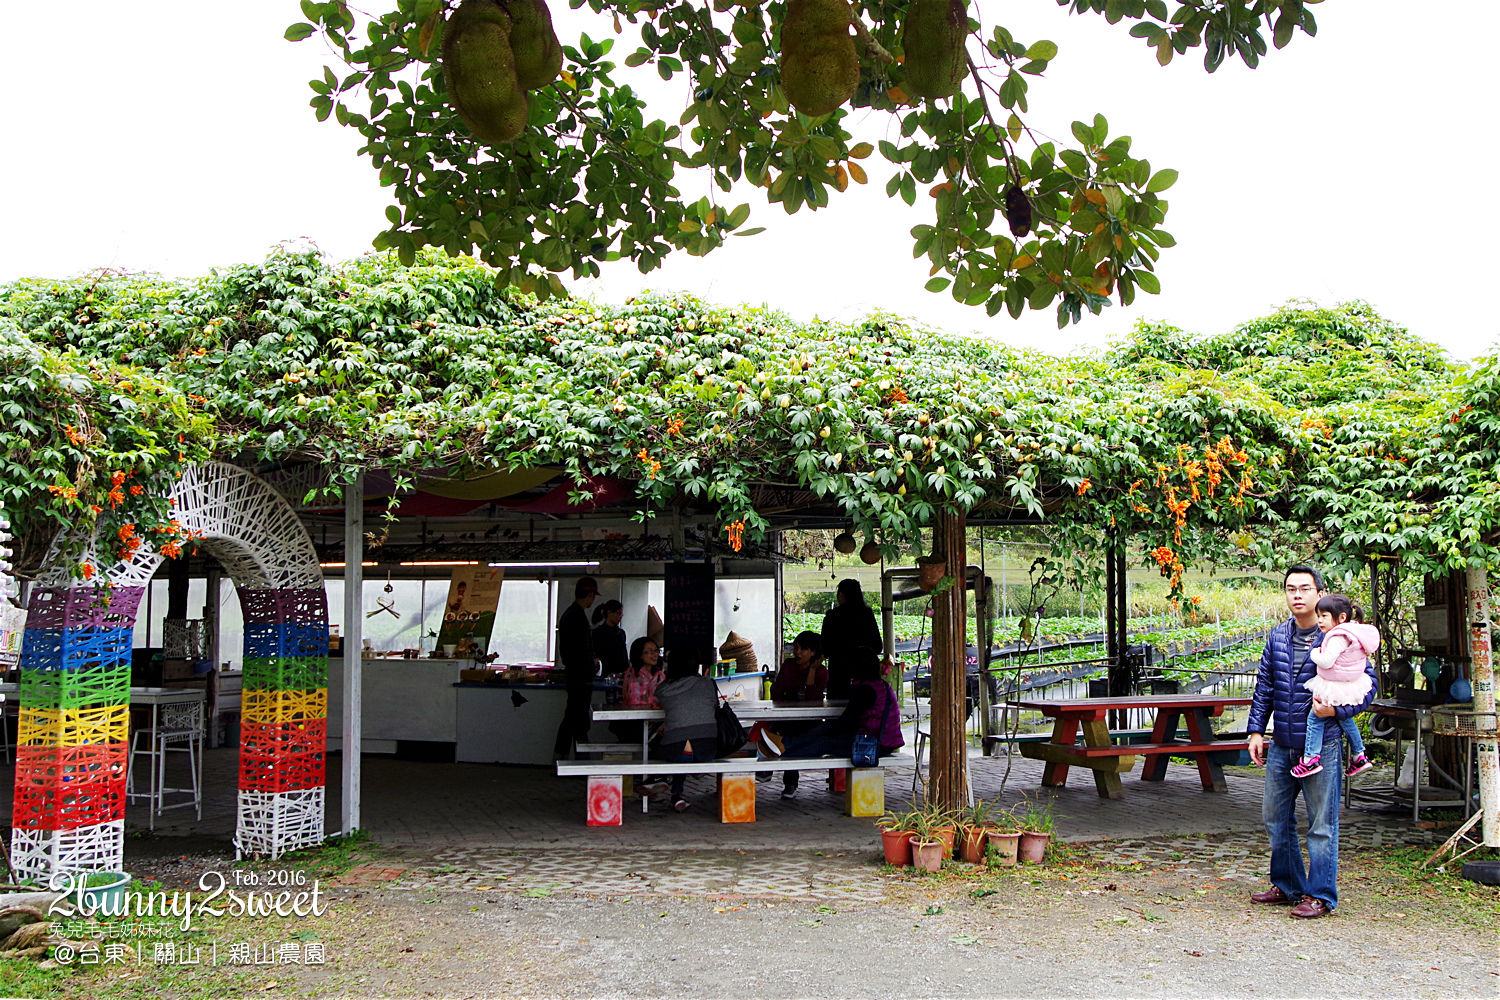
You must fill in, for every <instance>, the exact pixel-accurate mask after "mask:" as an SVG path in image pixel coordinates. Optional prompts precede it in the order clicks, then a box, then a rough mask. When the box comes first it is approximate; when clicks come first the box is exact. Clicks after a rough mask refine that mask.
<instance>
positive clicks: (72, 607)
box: [26, 585, 146, 629]
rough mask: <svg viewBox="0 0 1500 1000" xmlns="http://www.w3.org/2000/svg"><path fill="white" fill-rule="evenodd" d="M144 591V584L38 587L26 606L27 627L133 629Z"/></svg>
mask: <svg viewBox="0 0 1500 1000" xmlns="http://www.w3.org/2000/svg"><path fill="white" fill-rule="evenodd" d="M145 593H146V588H145V587H107V588H106V587H95V586H93V585H87V586H82V587H38V588H36V590H34V591H33V592H32V595H31V602H30V604H29V605H28V606H27V611H26V626H27V627H28V628H79V627H83V628H98V629H117V628H133V627H134V626H135V615H136V611H137V610H139V608H140V606H141V598H142V596H143V595H144V594H145ZM106 602H107V603H106Z"/></svg>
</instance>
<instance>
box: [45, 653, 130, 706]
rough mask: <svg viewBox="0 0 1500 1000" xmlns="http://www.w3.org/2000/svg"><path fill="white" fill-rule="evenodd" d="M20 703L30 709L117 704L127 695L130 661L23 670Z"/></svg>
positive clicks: (128, 694)
mask: <svg viewBox="0 0 1500 1000" xmlns="http://www.w3.org/2000/svg"><path fill="white" fill-rule="evenodd" d="M19 691H20V695H21V704H23V705H30V706H31V707H33V708H91V707H94V706H97V705H119V704H121V703H123V702H124V701H125V700H126V699H127V698H129V697H130V662H129V661H128V660H127V661H123V662H121V663H116V664H112V665H110V666H107V667H105V666H99V667H90V668H88V669H87V670H22V671H21V682H20V688H19Z"/></svg>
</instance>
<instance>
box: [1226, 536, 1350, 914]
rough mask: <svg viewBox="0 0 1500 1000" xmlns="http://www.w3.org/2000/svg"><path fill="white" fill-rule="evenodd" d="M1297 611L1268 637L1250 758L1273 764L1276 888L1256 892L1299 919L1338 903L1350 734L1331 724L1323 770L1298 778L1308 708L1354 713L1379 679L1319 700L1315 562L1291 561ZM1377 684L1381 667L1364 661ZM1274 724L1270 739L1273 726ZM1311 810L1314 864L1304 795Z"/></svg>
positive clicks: (1267, 814) (1289, 598)
mask: <svg viewBox="0 0 1500 1000" xmlns="http://www.w3.org/2000/svg"><path fill="white" fill-rule="evenodd" d="M1283 583H1284V588H1285V592H1286V605H1287V609H1288V610H1289V611H1290V612H1291V617H1290V618H1288V619H1287V620H1286V621H1284V622H1282V623H1281V624H1280V625H1277V626H1276V627H1275V628H1273V629H1271V631H1270V634H1269V635H1267V636H1266V648H1265V652H1264V653H1262V654H1261V658H1260V672H1259V673H1258V674H1257V675H1256V679H1255V694H1254V696H1253V697H1252V699H1251V703H1250V718H1249V721H1248V723H1247V724H1246V727H1245V728H1246V729H1248V730H1249V733H1250V740H1249V741H1250V759H1251V760H1253V761H1254V762H1255V763H1256V764H1264V765H1265V768H1266V788H1265V793H1264V797H1263V798H1262V801H1261V819H1262V820H1263V821H1264V823H1265V827H1266V836H1267V837H1268V838H1269V839H1270V841H1271V888H1269V889H1267V890H1265V891H1264V892H1257V893H1254V894H1252V895H1251V896H1250V900H1251V902H1254V903H1266V904H1278V903H1279V904H1290V905H1291V906H1292V916H1294V917H1303V918H1308V917H1323V916H1327V915H1328V914H1330V913H1332V912H1333V910H1334V908H1335V907H1336V906H1338V877H1339V792H1340V790H1341V789H1340V779H1341V778H1342V777H1343V768H1342V767H1341V766H1340V764H1341V755H1342V753H1343V734H1342V731H1341V730H1340V729H1339V727H1337V726H1329V727H1327V728H1326V729H1325V730H1324V736H1323V748H1322V752H1323V761H1324V766H1323V769H1322V770H1321V771H1318V772H1316V773H1313V774H1310V775H1308V776H1307V777H1305V778H1298V777H1296V776H1294V775H1293V774H1292V765H1294V764H1296V763H1297V761H1298V760H1299V759H1300V758H1301V755H1302V748H1303V741H1304V739H1305V729H1306V725H1307V713H1308V709H1309V707H1311V709H1312V711H1313V712H1315V713H1316V714H1317V715H1318V716H1319V717H1320V718H1324V719H1329V718H1334V717H1337V718H1340V719H1344V718H1351V717H1353V716H1354V715H1356V714H1358V713H1360V712H1362V711H1364V710H1365V708H1366V707H1367V706H1368V705H1369V703H1370V701H1371V699H1373V698H1374V697H1375V685H1374V684H1373V683H1372V684H1371V687H1370V692H1369V694H1367V695H1366V696H1365V700H1364V703H1363V704H1360V705H1338V706H1335V705H1330V704H1327V703H1325V702H1322V701H1316V700H1314V698H1313V696H1312V692H1311V691H1309V690H1308V689H1307V688H1306V687H1304V685H1305V684H1306V683H1307V681H1308V680H1309V679H1311V678H1312V677H1313V676H1315V675H1316V674H1317V664H1315V663H1314V662H1313V659H1312V657H1311V655H1309V654H1310V653H1311V651H1312V650H1313V648H1314V647H1316V646H1318V645H1319V644H1321V642H1322V640H1323V635H1322V633H1321V632H1320V631H1319V630H1318V625H1317V605H1318V598H1319V596H1320V595H1321V594H1322V593H1323V592H1324V590H1325V587H1324V584H1323V576H1322V574H1321V573H1319V572H1318V571H1317V570H1315V569H1312V568H1311V567H1308V566H1292V567H1291V568H1289V569H1288V570H1287V571H1286V575H1285V578H1284V580H1283ZM1365 670H1366V672H1367V673H1369V675H1370V679H1371V681H1372V682H1373V681H1374V679H1375V668H1374V667H1373V666H1371V665H1370V664H1368V663H1366V664H1365ZM1268 722H1274V725H1272V727H1271V729H1272V732H1271V739H1270V741H1267V739H1266V735H1265V733H1266V724H1267V723H1268ZM1298 795H1301V796H1302V801H1303V804H1304V805H1305V807H1306V809H1307V822H1308V829H1307V867H1306V868H1304V867H1303V862H1302V843H1301V840H1300V838H1299V836H1298V833H1297V796H1298Z"/></svg>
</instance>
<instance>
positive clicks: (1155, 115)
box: [0, 0, 1500, 358]
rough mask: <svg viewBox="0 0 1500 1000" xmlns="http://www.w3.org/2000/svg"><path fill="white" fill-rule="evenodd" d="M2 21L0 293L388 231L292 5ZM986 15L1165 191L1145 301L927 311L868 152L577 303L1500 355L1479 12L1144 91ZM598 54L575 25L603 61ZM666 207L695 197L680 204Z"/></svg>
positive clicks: (87, 3) (989, 329) (1055, 117)
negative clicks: (723, 233)
mask: <svg viewBox="0 0 1500 1000" xmlns="http://www.w3.org/2000/svg"><path fill="white" fill-rule="evenodd" d="M551 6H552V7H553V8H554V13H555V15H556V17H557V19H558V22H559V25H560V29H561V30H560V34H562V35H563V38H564V41H572V40H576V34H577V29H576V27H574V28H573V30H572V31H571V32H570V31H569V30H568V29H569V27H570V26H576V25H579V24H582V25H583V26H584V27H585V28H587V27H589V26H590V24H589V22H590V21H591V15H588V14H587V13H586V12H582V13H581V12H572V11H568V10H566V5H565V4H564V3H562V2H561V0H554V2H553V3H552V5H551ZM996 6H998V5H996V4H993V3H986V4H983V5H982V6H980V5H973V4H971V8H976V7H977V9H979V10H981V12H984V13H988V12H990V11H993V10H994V9H995V7H996ZM4 7H5V13H6V15H7V25H8V28H9V34H10V37H12V38H14V39H26V40H28V41H27V42H26V43H25V44H17V45H13V46H11V51H10V52H9V53H8V55H7V57H6V59H5V60H4V61H3V63H0V87H3V92H4V93H5V94H6V95H7V99H6V101H5V108H4V111H3V112H0V115H3V121H4V125H5V130H4V132H5V136H6V142H5V147H6V150H5V153H4V154H3V155H0V190H4V192H5V193H6V196H7V197H6V200H7V203H8V204H7V212H6V219H5V227H4V228H5V231H6V233H5V235H6V238H5V239H3V240H0V280H9V279H11V278H16V277H21V276H29V275H46V276H56V277H64V276H70V275H73V274H77V273H80V272H83V271H86V270H89V269H91V268H95V267H117V268H127V269H132V270H152V271H160V272H162V273H165V274H171V275H191V274H199V273H203V272H205V271H207V270H208V269H209V268H211V267H215V266H220V265H226V264H232V263H238V262H245V261H254V260H258V259H261V258H262V257H263V256H264V255H265V253H266V252H267V250H268V249H269V248H270V247H271V246H272V245H274V244H276V243H278V242H281V241H283V240H290V239H297V238H304V237H305V238H308V239H311V240H313V241H315V242H316V243H317V244H318V245H319V246H320V247H322V249H323V250H324V251H325V252H326V253H327V254H328V255H329V256H330V257H331V258H333V259H343V258H347V257H352V256H356V255H358V254H360V253H363V252H365V251H366V250H368V248H369V241H370V239H371V237H372V236H373V235H374V234H375V233H376V232H377V231H379V230H380V229H381V228H383V224H384V223H383V216H382V212H383V209H384V206H385V205H386V198H385V197H384V193H383V191H382V189H381V188H380V186H379V185H378V183H377V181H376V177H375V174H374V172H373V171H372V170H371V169H370V167H369V165H368V162H367V161H365V160H362V159H360V158H358V157H356V155H355V153H354V150H355V149H356V148H357V146H358V144H359V136H358V134H357V133H355V132H353V131H352V130H348V129H341V128H339V127H338V126H336V125H334V124H332V123H331V122H330V123H319V122H317V121H315V120H314V118H313V116H312V112H311V109H309V108H308V107H307V101H308V98H309V97H310V96H311V92H310V91H309V90H308V88H307V81H308V80H309V79H310V78H312V77H314V76H319V75H321V67H322V65H323V63H324V62H325V61H328V58H329V57H328V53H327V50H326V48H325V47H324V46H323V44H322V43H321V41H320V40H319V39H317V38H313V39H309V40H307V41H304V42H301V43H297V44H292V43H288V42H286V41H284V40H283V39H282V37H281V36H282V32H283V30H284V29H285V27H286V26H287V25H288V24H290V23H291V22H293V21H295V20H299V19H300V17H301V15H300V13H299V12H298V9H297V5H296V4H295V3H293V2H291V0H286V2H280V3H273V2H268V0H256V2H254V3H239V4H217V3H203V2H201V0H197V2H185V0H175V2H166V0H154V2H148V0H138V2H131V3H121V2H119V0H74V2H72V3H69V4H67V5H65V6H58V5H54V4H22V3H19V2H10V3H6V4H5V5H4ZM1005 9H1006V11H1007V15H1006V16H1007V21H1006V23H1007V25H1008V26H1009V27H1010V28H1011V29H1012V31H1013V32H1014V33H1015V34H1016V36H1017V37H1018V38H1019V39H1021V40H1023V41H1027V42H1030V41H1034V40H1037V39H1040V38H1051V39H1052V40H1053V41H1056V42H1057V43H1058V44H1059V45H1060V46H1061V53H1060V55H1059V56H1058V58H1057V59H1056V60H1055V61H1054V62H1053V67H1052V70H1051V71H1050V73H1049V76H1048V77H1047V78H1044V79H1042V80H1039V81H1034V82H1033V83H1032V117H1031V121H1032V122H1033V123H1034V124H1036V125H1038V126H1040V127H1041V128H1042V129H1044V130H1046V131H1049V132H1050V133H1051V134H1053V135H1057V136H1059V137H1063V136H1066V135H1067V134H1068V123H1069V122H1070V121H1072V120H1073V119H1074V118H1082V119H1084V120H1089V119H1091V118H1092V116H1093V114H1094V113H1095V112H1101V113H1103V114H1104V115H1105V116H1106V117H1107V118H1108V119H1109V121H1110V126H1111V134H1112V135H1118V134H1121V133H1124V134H1128V135H1131V136H1133V137H1134V139H1135V147H1134V148H1135V151H1136V153H1137V155H1144V156H1147V157H1149V158H1150V160H1151V162H1152V166H1153V168H1155V169H1160V168H1161V167H1168V166H1170V167H1175V168H1177V169H1178V170H1180V171H1181V179H1180V180H1179V181H1178V183H1177V184H1176V186H1175V187H1173V188H1172V189H1171V191H1169V192H1168V194H1167V197H1168V198H1169V200H1170V203H1171V211H1170V212H1169V214H1168V219H1167V228H1168V229H1169V230H1170V231H1171V232H1172V233H1173V234H1174V235H1175V236H1176V237H1177V240H1178V243H1179V246H1178V247H1177V248H1175V249H1173V250H1169V251H1166V252H1165V254H1164V256H1163V259H1162V261H1161V263H1160V265H1159V271H1158V274H1159V275H1160V276H1161V281H1162V286H1163V293H1162V294H1161V295H1159V296H1149V295H1142V296H1140V297H1139V298H1138V299H1137V302H1136V305H1135V306H1134V307H1132V309H1130V310H1124V309H1121V308H1120V307H1119V305H1118V304H1116V305H1114V306H1112V307H1111V308H1109V309H1107V310H1106V311H1105V313H1104V314H1103V315H1102V316H1099V317H1090V318H1086V319H1085V321H1084V323H1083V325H1082V326H1081V327H1077V326H1074V327H1069V328H1067V329H1066V330H1064V331H1061V332H1059V331H1058V330H1057V329H1056V322H1055V319H1054V317H1053V313H1052V311H1051V310H1046V311H1044V312H1043V313H1041V314H1038V315H1035V316H1027V317H1023V319H1022V320H1020V321H1013V320H1010V319H1009V318H1008V317H1006V316H1005V315H1003V314H1002V316H1001V317H998V318H996V319H989V318H988V317H986V316H985V315H984V312H983V310H982V309H969V308H965V307H962V306H959V305H957V304H956V303H954V302H953V301H952V299H951V298H949V297H948V296H947V295H946V294H939V295H933V294H931V293H928V292H925V291H923V289H922V283H923V282H924V281H925V280H926V278H927V266H928V265H927V263H926V261H925V260H921V261H913V260H912V259H911V246H910V237H909V236H908V233H907V230H908V229H909V228H910V227H911V226H912V225H914V224H915V223H917V222H920V221H930V219H928V218H927V217H926V216H923V215H921V214H919V213H920V212H930V204H931V203H930V201H927V200H926V198H925V196H924V195H919V198H918V204H917V208H916V209H914V210H909V209H907V208H906V206H905V205H904V204H902V203H901V202H899V201H889V200H887V199H886V198H885V197H884V194H883V192H884V179H885V176H887V175H886V174H885V173H884V172H882V171H880V170H879V169H878V168H879V166H880V161H879V160H878V154H877V158H872V159H871V160H868V161H866V163H867V164H869V165H873V167H874V168H875V169H872V171H871V183H870V187H869V188H868V189H866V190H864V191H859V192H858V193H857V194H853V195H846V196H844V197H842V198H836V199H835V204H834V206H833V207H832V208H830V209H828V210H824V211H820V212H818V213H816V214H809V213H807V212H806V210H803V211H802V212H799V213H798V214H797V215H796V216H794V217H788V216H786V215H785V214H784V213H782V212H781V210H780V208H779V207H770V206H765V205H763V204H757V203H756V202H755V201H754V200H753V199H752V197H736V198H733V199H731V200H730V203H731V204H734V203H737V202H738V201H743V200H750V201H751V203H752V210H753V211H752V215H751V220H752V221H751V222H750V223H748V224H747V225H765V226H768V227H770V231H769V232H767V233H765V234H763V235H761V236H757V237H752V238H749V239H743V240H733V241H731V245H730V246H729V247H726V248H725V249H723V250H720V251H717V252H715V253H714V254H711V255H710V256H708V257H706V258H702V259H695V258H689V257H685V256H684V257H681V258H680V259H672V260H670V261H669V263H668V264H667V265H666V266H665V267H664V268H662V269H660V270H658V271H656V272H654V273H653V274H651V275H645V276H643V275H640V274H639V273H638V272H636V270H635V268H634V266H633V265H632V264H630V263H628V262H621V263H620V264H617V265H614V266H613V269H609V270H606V271H605V274H604V277H603V278H602V279H601V280H599V281H597V282H585V283H578V284H576V285H575V286H574V287H575V288H576V289H577V290H580V291H583V292H586V293H588V294H592V295H594V296H595V297H598V298H600V299H604V300H611V301H613V300H620V299H623V298H625V297H627V296H628V295H630V294H632V293H634V292H636V291H639V290H641V289H643V288H658V289H674V290H676V289H680V290H686V291H691V292H693V293H695V294H697V295H699V296H701V297H703V298H705V299H708V300H711V301H716V302H722V303H735V302H749V303H752V304H760V303H767V304H769V305H772V306H775V307H777V308H781V309H784V310H786V311H788V312H790V313H792V314H793V315H795V316H799V317H802V318H809V317H811V316H814V315H822V316H825V317H832V318H841V319H853V318H857V317H859V316H861V315H864V314H865V313H867V312H869V311H870V310H873V309H877V308H880V309H886V310H890V311H893V312H897V313H901V314H903V315H908V316H913V317H916V318H918V319H920V320H922V321H925V322H927V323H930V324H932V325H934V326H938V327H942V328H945V329H949V330H953V331H957V332H963V331H970V330H978V331H982V332H984V333H986V334H990V335H993V336H997V337H999V338H1001V339H1004V340H1006V341H1009V342H1011V343H1016V344H1021V345H1026V346H1031V347H1038V348H1042V349H1046V350H1052V351H1057V352H1063V351H1067V350H1070V349H1073V348H1075V347H1078V346H1081V345H1093V344H1102V343H1104V342H1105V341H1106V340H1108V339H1109V338H1110V337H1111V336H1113V335H1115V334H1117V333H1119V332H1121V331H1124V330H1126V329H1128V328H1129V326H1130V324H1131V323H1132V322H1133V321H1134V320H1135V319H1136V318H1138V317H1146V318H1151V319H1161V320H1166V321H1168V322H1170V323H1173V324H1176V325H1178V326H1181V327H1183V328H1186V329H1189V330H1198V331H1205V332H1216V331H1221V330H1225V329H1229V328H1230V327H1232V326H1234V325H1235V324H1237V323H1239V322H1242V321H1244V320H1247V319H1251V318H1253V317H1256V316H1259V315H1263V314H1265V313H1266V312H1268V311H1270V310H1271V309H1273V308H1275V307H1276V306H1277V305H1279V304H1280V303H1282V302H1284V301H1286V300H1288V299H1293V298H1304V299H1312V300H1315V301H1317V302H1320V303H1323V304H1332V303H1334V302H1337V301H1341V300H1345V299H1351V298H1363V299H1367V300H1369V301H1371V302H1373V303H1374V304H1375V306H1376V307H1377V308H1378V309H1379V310H1380V311H1381V312H1383V313H1384V314H1386V315H1387V316H1389V317H1391V318H1392V319H1394V320H1396V321H1398V322H1401V323H1403V324H1406V325H1407V326H1409V327H1410V328H1411V329H1412V330H1413V331H1414V332H1416V333H1418V334H1420V335H1421V336H1423V337H1426V338H1428V339H1430V340H1434V341H1436V342H1438V343H1439V344H1442V345H1443V346H1444V347H1446V348H1447V349H1448V350H1450V351H1451V352H1452V353H1453V354H1454V355H1456V356H1457V357H1459V358H1471V357H1473V356H1475V355H1477V354H1480V353H1483V352H1485V351H1486V350H1488V349H1489V348H1491V347H1492V346H1494V345H1496V343H1497V339H1500V338H1497V334H1500V321H1497V319H1496V318H1495V313H1494V311H1493V310H1490V309H1486V308H1484V306H1485V305H1486V304H1487V296H1486V294H1485V293H1484V289H1485V288H1486V287H1491V286H1489V284H1488V283H1489V281H1491V280H1494V277H1493V276H1494V274H1495V273H1496V271H1497V264H1500V250H1497V247H1500V241H1497V240H1496V237H1495V233H1496V232H1500V200H1497V199H1496V198H1494V197H1493V194H1492V192H1491V190H1490V189H1491V188H1492V186H1493V185H1492V182H1491V181H1490V180H1489V179H1488V178H1489V170H1490V168H1491V166H1492V164H1493V163H1494V162H1495V159H1496V157H1495V154H1496V153H1497V152H1500V140H1497V138H1496V130H1495V128H1494V127H1493V123H1492V121H1491V120H1490V117H1491V116H1490V112H1489V110H1488V108H1487V107H1486V105H1487V104H1488V102H1489V100H1490V98H1492V97H1493V96H1494V94H1495V87H1494V83H1493V77H1492V71H1491V70H1489V69H1487V67H1489V66H1490V57H1491V53H1490V52H1489V51H1488V48H1489V47H1490V46H1491V45H1492V43H1493V39H1494V38H1496V37H1500V5H1496V4H1491V3H1488V2H1481V0H1453V2H1449V3H1446V4H1442V5H1438V6H1435V7H1433V8H1432V9H1431V10H1430V11H1428V10H1418V9H1417V8H1416V7H1414V6H1413V5H1412V4H1410V3H1409V2H1406V0H1357V2H1356V0H1329V2H1327V3H1323V4H1319V5H1317V6H1316V8H1314V9H1315V12H1316V14H1317V16H1318V19H1319V22H1320V31H1319V35H1318V37H1317V38H1315V39H1308V38H1305V37H1304V36H1301V35H1299V36H1298V37H1297V38H1296V40H1295V41H1294V43H1293V44H1292V45H1291V46H1290V47H1289V48H1288V49H1287V50H1285V51H1283V52H1273V53H1272V54H1271V56H1270V57H1269V58H1268V59H1267V60H1266V61H1265V62H1264V63H1263V64H1262V66H1261V68H1260V69H1258V70H1256V71H1254V72H1250V71H1247V70H1245V69H1243V68H1242V67H1241V66H1240V64H1239V63H1233V64H1228V65H1226V66H1225V68H1223V69H1221V70H1220V71H1219V72H1218V73H1216V74H1214V75H1213V76H1209V75H1207V74H1205V73H1204V72H1203V69H1202V56H1201V51H1200V52H1197V53H1192V54H1190V55H1189V57H1188V58H1186V59H1183V58H1179V59H1178V60H1176V61H1175V62H1174V63H1173V65H1172V66H1170V67H1168V68H1166V69H1161V68H1159V67H1158V66H1157V65H1156V63H1155V60H1154V58H1153V53H1152V52H1151V51H1150V50H1149V49H1147V48H1146V47H1145V46H1144V44H1143V43H1139V42H1138V41H1137V40H1135V39H1130V38H1128V37H1125V32H1126V30H1127V28H1128V24H1122V25H1117V26H1110V25H1108V24H1107V23H1105V22H1104V21H1103V19H1102V18H1098V17H1097V16H1090V17H1086V18H1082V17H1070V16H1067V15H1066V14H1065V13H1064V12H1063V10H1062V9H1061V8H1059V7H1058V6H1056V4H1055V3H1054V2H1053V0H1024V2H1016V3H1011V4H1006V5H1005ZM64 11H66V19H67V21H66V24H64V23H63V14H64ZM608 33H609V31H608V28H607V26H606V25H605V24H603V23H599V22H597V21H595V22H594V30H593V32H592V34H594V36H595V37H596V38H598V37H602V36H605V35H607V34H608ZM631 47H632V46H630V45H628V44H626V43H624V42H621V43H619V44H618V45H617V47H616V50H615V52H614V53H613V56H614V58H615V59H616V60H617V61H620V60H623V58H624V56H625V54H626V53H627V52H628V51H629V50H630V48H631ZM335 69H336V71H338V69H339V68H338V67H335ZM620 72H621V77H622V78H623V76H624V74H625V73H627V72H630V71H626V70H624V69H623V68H622V69H621V71H620ZM653 79H654V76H653ZM686 86H687V84H686V83H683V84H682V85H681V87H682V88H685V87H686ZM662 93H663V94H664V96H666V97H667V98H668V99H669V100H670V103H669V104H667V105H659V106H658V107H657V108H654V109H653V111H654V112H655V113H656V115H657V117H661V118H664V119H666V120H668V121H675V120H676V118H677V115H678V114H679V113H680V110H681V108H682V107H683V106H684V101H685V100H686V99H687V97H686V94H685V92H684V91H683V90H682V89H680V88H678V87H676V85H674V87H672V88H663V91H662ZM1485 95H1490V97H1486V96H1485ZM882 118H883V116H882V115H880V114H878V113H877V114H874V115H872V116H871V119H870V121H869V122H868V123H867V124H866V126H865V127H867V128H876V127H883V126H882V125H881V120H882ZM856 131H857V129H856ZM875 137H876V136H869V138H875ZM699 188H702V190H699ZM683 193H684V195H690V196H692V197H697V196H698V195H699V194H704V193H708V187H707V185H706V183H700V182H699V181H698V180H697V179H692V180H689V181H688V182H687V183H686V184H685V185H684V187H683ZM924 202H926V204H924Z"/></svg>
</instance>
